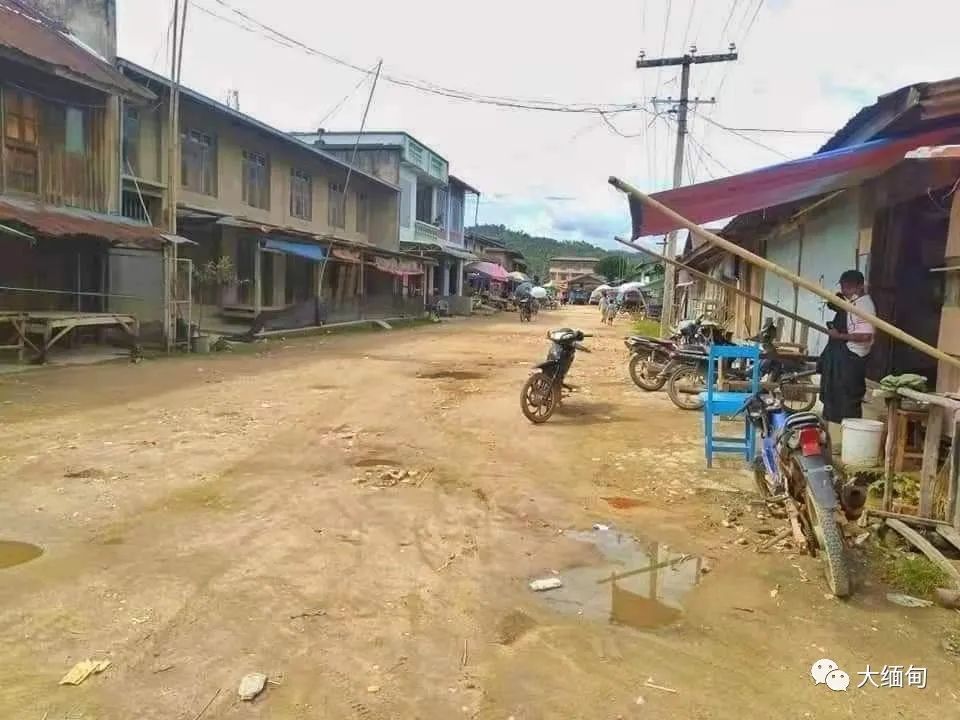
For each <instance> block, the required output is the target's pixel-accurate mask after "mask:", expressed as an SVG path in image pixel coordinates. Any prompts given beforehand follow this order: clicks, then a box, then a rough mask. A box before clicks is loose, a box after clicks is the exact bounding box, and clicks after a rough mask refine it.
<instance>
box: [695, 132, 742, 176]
mask: <svg viewBox="0 0 960 720" xmlns="http://www.w3.org/2000/svg"><path fill="white" fill-rule="evenodd" d="M687 139H688V140H689V141H690V144H691V145H693V146H694V147H695V148H697V149H698V151H699V152H700V153H702V154H703V155H706V156H707V157H708V158H710V159H711V160H713V162H714V163H715V164H716V165H717V166H718V167H720V168H721V169H723V170H724V171H725V172H726V173H727V174H728V175H736V173H735V172H734V171H733V170H731V169H730V168H728V167H727V166H726V165H724V164H723V163H722V162H720V161H719V160H718V159H717V158H716V156H714V154H713V153H711V152H710V151H709V150H707V148H705V147H704V146H703V143H701V142H700V141H699V140H697V139H696V137H694V136H693V135H691V134H690V133H687Z"/></svg>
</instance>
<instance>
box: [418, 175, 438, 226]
mask: <svg viewBox="0 0 960 720" xmlns="http://www.w3.org/2000/svg"><path fill="white" fill-rule="evenodd" d="M417 220H418V221H419V222H425V223H430V224H431V225H433V220H434V217H433V187H432V186H430V185H420V184H418V185H417Z"/></svg>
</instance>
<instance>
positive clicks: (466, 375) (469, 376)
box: [417, 370, 485, 380]
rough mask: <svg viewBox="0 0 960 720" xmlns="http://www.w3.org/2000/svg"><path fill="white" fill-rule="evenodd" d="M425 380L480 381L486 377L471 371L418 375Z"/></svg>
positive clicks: (441, 371)
mask: <svg viewBox="0 0 960 720" xmlns="http://www.w3.org/2000/svg"><path fill="white" fill-rule="evenodd" d="M417 377H418V378H421V379H423V380H479V379H480V378H482V377H485V376H484V374H483V373H478V372H473V371H471V370H437V371H435V372H429V373H417Z"/></svg>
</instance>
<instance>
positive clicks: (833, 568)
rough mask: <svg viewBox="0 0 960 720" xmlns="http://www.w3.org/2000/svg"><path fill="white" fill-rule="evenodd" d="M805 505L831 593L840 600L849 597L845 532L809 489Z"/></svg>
mask: <svg viewBox="0 0 960 720" xmlns="http://www.w3.org/2000/svg"><path fill="white" fill-rule="evenodd" d="M805 505H806V510H807V515H808V517H809V521H810V527H811V528H812V530H813V534H814V539H816V542H817V547H818V548H819V549H820V552H821V554H822V558H821V560H822V561H823V563H824V574H825V575H826V577H827V585H829V587H830V592H832V593H833V594H834V595H836V596H837V597H839V598H843V597H847V596H849V595H850V570H849V568H848V567H847V560H846V552H845V550H844V544H843V532H842V531H841V529H840V526H839V525H837V519H836V518H835V517H834V516H833V512H832V511H828V510H825V509H824V508H822V507H821V506H820V505H819V503H818V502H817V499H816V497H814V495H813V493H812V492H810V489H809V488H807V489H806V491H805Z"/></svg>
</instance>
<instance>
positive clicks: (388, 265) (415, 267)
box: [373, 255, 423, 275]
mask: <svg viewBox="0 0 960 720" xmlns="http://www.w3.org/2000/svg"><path fill="white" fill-rule="evenodd" d="M373 266H374V267H375V268H376V269H377V270H380V271H381V272H385V273H390V274H391V275H423V266H422V265H421V264H420V263H419V262H417V261H416V260H399V259H397V258H386V257H380V256H378V255H375V256H374V258H373Z"/></svg>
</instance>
